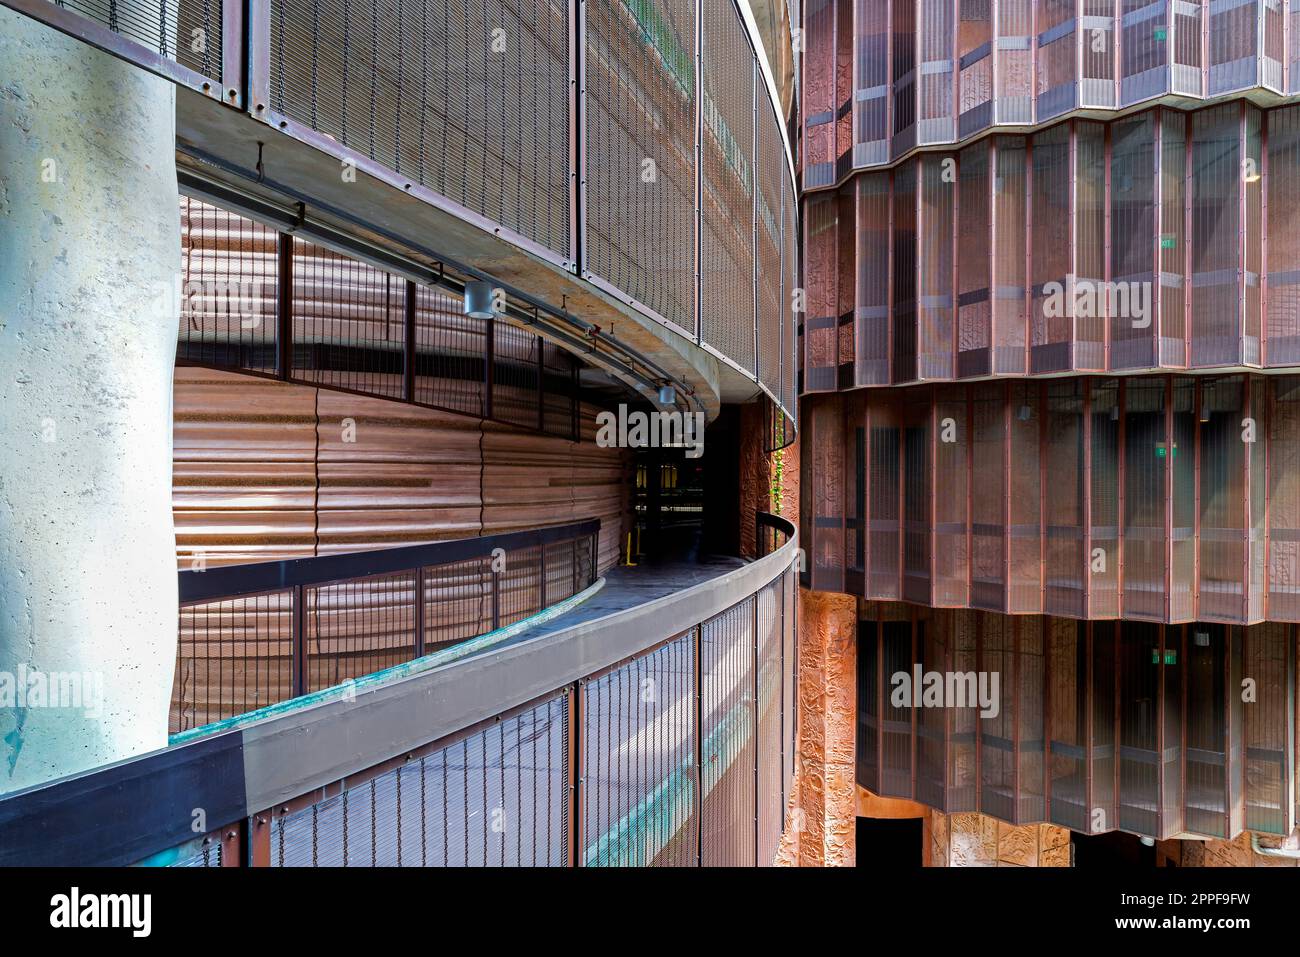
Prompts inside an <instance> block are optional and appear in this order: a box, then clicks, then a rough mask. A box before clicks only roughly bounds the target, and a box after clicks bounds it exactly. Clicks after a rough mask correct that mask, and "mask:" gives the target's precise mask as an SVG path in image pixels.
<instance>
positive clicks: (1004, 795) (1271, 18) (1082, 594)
mask: <svg viewBox="0 0 1300 957" xmlns="http://www.w3.org/2000/svg"><path fill="white" fill-rule="evenodd" d="M1292 30H1293V19H1292V17H1291V11H1290V8H1288V7H1287V5H1286V4H1284V3H1279V2H1272V0H1269V2H1263V0H1261V2H1254V0H1245V2H1237V3H1223V4H1220V3H1213V4H1203V3H1183V2H1173V3H1165V2H1151V3H1148V2H1141V0H1138V2H1125V3H1111V2H1103V3H1094V2H1087V0H1085V2H1082V3H1075V2H1054V0H1042V2H1035V3H1031V2H1029V0H960V2H949V0H919V2H914V0H892V2H885V0H881V2H878V3H876V2H870V3H853V2H848V0H827V2H813V3H810V4H808V6H807V9H806V11H805V17H804V47H805V52H804V63H803V74H802V75H803V90H802V94H803V101H802V102H803V110H802V122H803V142H802V175H803V188H804V193H803V197H802V203H803V208H802V214H803V229H804V235H803V242H804V264H803V268H804V284H805V286H806V290H807V314H806V317H805V319H804V326H803V342H802V346H803V364H802V369H801V377H802V378H801V388H802V391H803V394H804V402H803V408H802V419H803V430H802V432H801V445H802V449H803V452H802V461H803V467H804V470H803V476H802V483H801V492H802V496H803V500H802V506H801V519H802V528H803V538H804V542H805V545H806V548H807V550H808V555H809V568H808V584H809V586H810V587H811V588H813V589H815V590H817V591H818V592H825V593H828V594H826V595H823V596H820V597H819V599H818V601H819V604H818V605H817V608H818V615H819V616H820V617H821V619H822V626H821V627H823V628H825V629H829V630H830V631H831V632H832V633H833V632H835V631H836V629H839V630H841V631H842V630H845V629H856V648H854V646H853V643H852V642H840V643H839V644H836V643H834V642H828V648H830V652H829V653H831V654H833V655H835V656H837V660H838V661H839V665H838V667H836V668H834V669H832V670H833V673H834V675H835V680H838V681H841V682H842V681H844V680H853V679H856V696H854V694H853V693H852V692H848V693H845V692H844V691H843V689H840V690H839V692H838V700H839V701H840V702H841V704H842V707H841V709H840V711H839V712H838V713H837V715H836V716H835V722H834V725H835V727H836V728H837V731H836V734H837V735H838V737H836V738H835V741H834V742H832V741H831V740H830V739H829V738H828V741H827V743H826V745H825V751H826V754H827V756H826V760H827V761H830V760H831V757H830V755H831V753H832V751H833V750H834V747H839V748H841V751H842V750H844V749H850V748H851V749H854V753H855V765H856V767H855V772H854V778H855V780H856V791H857V793H856V795H855V794H854V790H855V789H854V787H853V786H851V785H848V784H847V782H841V784H842V786H841V787H840V789H839V792H838V796H837V797H836V798H835V801H836V802H837V803H836V804H835V806H836V808H838V810H837V811H836V813H835V814H830V812H828V814H829V815H830V816H831V817H836V815H838V817H837V818H836V819H837V820H839V821H840V822H843V821H844V820H845V818H846V817H848V818H849V824H851V823H852V822H851V815H852V814H854V813H855V807H856V809H857V810H859V811H862V810H863V809H865V811H864V813H865V814H867V815H868V816H869V815H871V814H872V813H874V812H873V811H872V809H873V808H875V809H878V810H879V809H884V810H886V811H887V810H889V809H891V808H892V809H893V810H894V811H897V806H896V805H898V804H899V801H893V802H891V801H890V800H888V799H900V801H901V802H903V803H906V802H915V803H914V804H912V805H910V806H911V807H912V808H913V811H912V812H907V813H912V814H914V816H916V817H920V818H923V819H924V820H925V825H926V833H927V834H928V835H929V837H928V839H927V844H926V848H925V853H926V854H927V855H928V856H929V858H930V859H932V860H933V862H934V863H946V862H949V861H951V862H952V863H954V864H955V863H990V862H997V861H1002V862H1012V863H1025V862H1030V863H1042V864H1047V863H1062V862H1066V861H1068V860H1069V857H1070V854H1069V844H1070V843H1073V844H1074V845H1075V849H1076V852H1077V853H1078V854H1079V855H1086V854H1087V853H1089V852H1090V851H1091V850H1092V849H1093V848H1095V847H1097V846H1098V845H1099V844H1102V843H1104V842H1105V841H1106V840H1107V839H1105V838H1102V837H1099V836H1098V835H1102V834H1108V833H1111V832H1116V833H1126V834H1128V835H1134V836H1137V837H1141V838H1142V839H1143V840H1144V841H1145V842H1146V843H1148V844H1153V843H1154V842H1156V841H1161V842H1169V843H1161V844H1160V845H1159V853H1160V855H1161V856H1162V857H1173V858H1175V859H1176V860H1178V859H1181V860H1183V861H1184V863H1190V862H1202V861H1205V862H1212V861H1218V860H1232V861H1234V862H1242V861H1249V860H1250V859H1252V853H1254V859H1259V854H1260V853H1263V854H1271V855H1273V856H1277V855H1278V854H1286V853H1291V854H1292V855H1293V857H1294V850H1292V851H1290V852H1287V851H1286V849H1285V848H1281V849H1280V850H1278V845H1279V841H1284V842H1286V843H1289V844H1290V846H1291V847H1294V843H1293V842H1294V840H1295V838H1294V831H1295V828H1296V823H1297V821H1296V816H1297V813H1298V811H1300V807H1298V805H1297V790H1296V762H1297V757H1298V754H1297V740H1296V722H1297V710H1296V709H1297V701H1296V648H1297V629H1296V625H1295V622H1297V621H1300V603H1298V601H1297V597H1298V596H1300V592H1298V591H1297V581H1300V546H1298V545H1297V542H1298V541H1300V460H1298V459H1297V456H1298V455H1300V432H1298V431H1297V422H1298V421H1300V419H1298V418H1297V416H1298V413H1300V376H1298V375H1297V374H1296V373H1297V365H1298V356H1300V353H1297V352H1296V348H1297V343H1298V342H1300V339H1298V338H1297V336H1298V335H1300V300H1298V299H1297V297H1296V294H1295V292H1294V290H1295V289H1296V288H1297V286H1296V276H1297V273H1296V262H1297V258H1296V257H1297V252H1300V218H1298V217H1297V216H1296V209H1297V205H1296V197H1295V183H1296V181H1297V179H1296V178H1297V171H1298V170H1300V106H1297V105H1295V104H1294V103H1293V102H1292V96H1291V95H1292V94H1293V93H1295V92H1296V91H1297V90H1300V85H1298V84H1300V62H1297V55H1296V49H1298V48H1296V47H1295V46H1294V44H1290V45H1289V41H1288V40H1287V37H1288V36H1289V35H1290V33H1291V32H1292ZM830 593H834V594H830ZM844 596H851V597H844ZM812 619H813V616H811V615H810V616H809V620H808V622H807V623H806V624H807V627H806V628H805V630H804V635H803V637H804V640H808V638H809V635H810V633H811V632H815V631H816V629H817V627H818V626H816V625H815V624H814V623H813V620H812ZM855 655H856V657H855ZM930 672H933V673H935V675H936V677H937V678H938V679H940V680H942V681H947V684H946V686H945V687H943V688H942V689H939V688H937V687H934V686H932V685H929V684H927V685H926V688H927V689H928V690H927V691H926V695H925V699H924V700H923V696H922V693H921V688H920V687H918V688H916V689H915V695H914V696H913V694H912V693H911V691H910V690H909V689H911V681H912V679H913V677H915V679H916V681H917V683H918V684H921V683H924V682H925V680H926V679H925V678H924V677H923V676H924V675H925V674H926V673H930ZM957 674H969V675H971V676H972V677H974V676H978V678H979V679H980V680H981V681H983V680H985V679H987V678H990V677H991V678H994V679H998V680H997V681H995V682H991V683H990V687H988V688H985V686H983V685H981V686H980V689H979V690H980V691H985V690H987V692H988V694H987V695H986V696H985V697H986V698H987V699H988V700H984V698H980V699H979V700H977V699H976V696H975V695H974V694H972V695H968V696H965V697H963V698H961V699H960V700H957V701H954V700H952V698H951V696H952V694H953V692H954V691H960V690H962V689H961V688H960V687H957V688H954V686H953V684H952V682H951V679H952V677H953V676H954V675H957ZM900 676H906V677H907V679H908V682H907V683H906V684H905V683H904V682H903V681H902V680H901V678H900ZM930 690H934V692H935V693H934V695H933V696H932V697H931V696H930ZM971 690H972V691H974V690H975V688H974V686H972V689H971ZM943 692H946V693H947V694H946V695H945V694H944V693H943ZM853 702H855V706H854V704H853ZM940 705H942V706H940ZM900 813H901V812H900ZM989 818H992V819H996V821H997V822H1000V823H997V824H993V822H991V821H989V820H988V819H989ZM990 825H991V829H990ZM845 826H847V825H845ZM1247 832H1248V833H1247ZM920 833H921V832H920V830H918V832H917V835H918V839H919V837H920ZM989 834H993V835H995V837H994V838H993V839H989V838H987V835H989ZM997 835H1000V837H997ZM1287 835H1291V837H1290V838H1289V841H1286V836H1287ZM1176 839H1177V840H1176ZM1252 841H1253V842H1254V846H1255V852H1252V851H1251V842H1252ZM1228 842H1235V843H1232V844H1230V843H1228ZM1120 843H1122V842H1120ZM1111 844H1112V846H1118V845H1117V844H1116V842H1115V841H1114V840H1112V841H1111ZM1133 846H1134V847H1136V846H1137V841H1136V838H1134V841H1133ZM1291 863H1294V859H1292V861H1291Z"/></svg>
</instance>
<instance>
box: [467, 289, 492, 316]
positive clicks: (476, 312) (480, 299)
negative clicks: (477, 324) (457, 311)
mask: <svg viewBox="0 0 1300 957" xmlns="http://www.w3.org/2000/svg"><path fill="white" fill-rule="evenodd" d="M492 292H493V290H492V283H490V282H483V281H482V280H481V279H473V280H470V281H469V282H467V283H465V315H467V316H471V317H473V318H475V319H491V318H492V317H493V316H495V315H496V310H495V309H493V308H492V298H493V297H492Z"/></svg>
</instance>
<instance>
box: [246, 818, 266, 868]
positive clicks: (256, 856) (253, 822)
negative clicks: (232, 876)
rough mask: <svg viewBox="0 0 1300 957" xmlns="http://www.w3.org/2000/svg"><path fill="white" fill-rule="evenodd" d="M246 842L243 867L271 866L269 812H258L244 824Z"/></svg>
mask: <svg viewBox="0 0 1300 957" xmlns="http://www.w3.org/2000/svg"><path fill="white" fill-rule="evenodd" d="M245 827H246V828H247V830H248V841H247V843H245V845H244V866H245V867H270V866H271V811H270V810H266V811H258V812H257V813H256V814H254V815H253V816H252V817H251V818H249V819H248V820H247V821H246V822H245Z"/></svg>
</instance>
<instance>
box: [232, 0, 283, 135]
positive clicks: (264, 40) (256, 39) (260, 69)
mask: <svg viewBox="0 0 1300 957" xmlns="http://www.w3.org/2000/svg"><path fill="white" fill-rule="evenodd" d="M223 29H224V27H223ZM244 30H245V33H246V34H247V35H248V49H247V51H246V56H247V60H246V62H247V64H248V68H247V75H246V76H245V78H244V79H245V82H246V83H247V84H248V102H247V103H245V104H244V108H245V109H247V110H248V112H250V113H251V114H252V115H253V116H254V117H256V118H257V119H259V120H262V121H265V120H266V113H267V110H268V108H269V107H270V103H269V102H268V100H270V97H271V4H270V3H269V0H248V19H247V20H246V21H244Z"/></svg>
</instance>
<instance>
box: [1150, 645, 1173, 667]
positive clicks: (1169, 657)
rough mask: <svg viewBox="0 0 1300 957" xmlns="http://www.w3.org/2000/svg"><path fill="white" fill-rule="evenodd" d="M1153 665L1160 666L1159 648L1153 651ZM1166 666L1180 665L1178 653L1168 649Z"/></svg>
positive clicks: (1166, 651)
mask: <svg viewBox="0 0 1300 957" xmlns="http://www.w3.org/2000/svg"><path fill="white" fill-rule="evenodd" d="M1151 663H1152V664H1153V665H1158V664H1160V650H1159V649H1158V648H1152V649H1151ZM1165 664H1167V665H1176V664H1178V652H1176V651H1174V650H1173V649H1172V648H1169V649H1166V650H1165Z"/></svg>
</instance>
